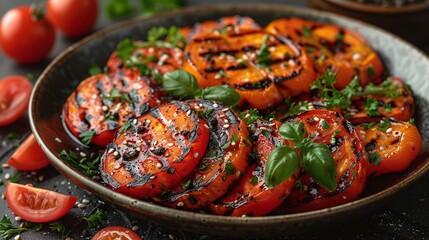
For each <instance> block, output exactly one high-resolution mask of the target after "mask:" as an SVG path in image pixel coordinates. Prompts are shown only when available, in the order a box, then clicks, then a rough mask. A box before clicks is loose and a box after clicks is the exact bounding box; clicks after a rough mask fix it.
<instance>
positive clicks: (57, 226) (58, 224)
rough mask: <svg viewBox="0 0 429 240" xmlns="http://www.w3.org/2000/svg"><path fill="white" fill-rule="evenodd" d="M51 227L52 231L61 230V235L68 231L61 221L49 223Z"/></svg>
mask: <svg viewBox="0 0 429 240" xmlns="http://www.w3.org/2000/svg"><path fill="white" fill-rule="evenodd" d="M49 229H51V230H52V231H56V232H59V233H61V235H64V233H65V232H66V227H65V226H64V224H62V223H61V222H60V221H55V222H51V223H49Z"/></svg>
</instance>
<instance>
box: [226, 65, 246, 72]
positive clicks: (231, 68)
mask: <svg viewBox="0 0 429 240" xmlns="http://www.w3.org/2000/svg"><path fill="white" fill-rule="evenodd" d="M246 68H247V66H246V65H245V64H238V65H233V66H229V67H227V68H226V70H227V71H235V70H241V69H246Z"/></svg>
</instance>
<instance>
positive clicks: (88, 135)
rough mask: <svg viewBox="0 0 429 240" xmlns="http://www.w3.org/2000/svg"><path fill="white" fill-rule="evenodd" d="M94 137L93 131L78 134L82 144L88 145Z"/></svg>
mask: <svg viewBox="0 0 429 240" xmlns="http://www.w3.org/2000/svg"><path fill="white" fill-rule="evenodd" d="M94 135H95V131H93V130H88V131H85V132H82V133H80V134H79V137H80V138H81V141H82V143H83V144H85V145H88V144H89V143H90V142H91V140H92V138H93V137H94Z"/></svg>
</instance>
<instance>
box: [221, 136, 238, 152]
mask: <svg viewBox="0 0 429 240" xmlns="http://www.w3.org/2000/svg"><path fill="white" fill-rule="evenodd" d="M238 140H239V138H238V136H237V135H232V136H231V138H230V139H229V140H228V142H227V143H225V145H223V146H222V149H227V148H229V146H231V144H232V143H235V142H237V141H238Z"/></svg>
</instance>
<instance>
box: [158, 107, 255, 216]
mask: <svg viewBox="0 0 429 240" xmlns="http://www.w3.org/2000/svg"><path fill="white" fill-rule="evenodd" d="M188 103H189V104H190V105H191V107H192V108H193V109H194V110H195V111H197V112H198V115H200V116H201V117H202V118H203V119H204V120H205V122H207V125H206V127H204V128H208V129H210V142H209V144H208V148H207V154H205V156H204V157H203V158H202V159H201V160H200V161H199V163H198V166H196V168H195V170H193V171H192V172H191V173H190V174H189V175H188V176H186V177H185V178H184V179H182V180H181V181H180V182H179V183H177V184H176V185H175V186H173V187H172V188H171V189H168V190H167V191H164V192H163V193H162V194H161V195H160V196H159V198H156V199H155V200H156V201H159V202H161V203H162V204H166V205H170V206H173V207H178V208H184V209H196V208H200V207H203V206H207V205H208V204H210V203H211V202H213V201H214V200H216V199H217V198H219V197H220V196H222V195H223V194H225V193H226V192H227V191H228V189H229V188H230V187H231V186H232V184H233V183H234V181H236V180H237V179H238V178H239V177H240V176H241V174H243V173H244V171H245V170H246V167H247V165H248V163H247V154H248V153H249V152H250V147H251V143H250V142H249V141H248V140H247V137H248V133H247V128H246V124H245V123H244V122H243V121H242V120H241V119H240V118H239V117H238V116H237V115H236V114H235V113H234V112H233V111H232V110H231V109H229V108H227V107H225V106H224V105H223V104H221V103H216V102H213V101H210V100H191V101H189V102H188Z"/></svg>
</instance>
